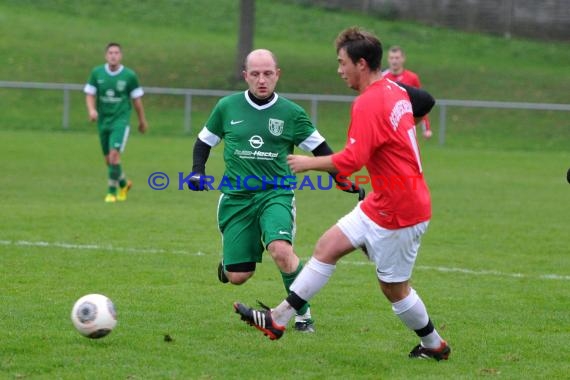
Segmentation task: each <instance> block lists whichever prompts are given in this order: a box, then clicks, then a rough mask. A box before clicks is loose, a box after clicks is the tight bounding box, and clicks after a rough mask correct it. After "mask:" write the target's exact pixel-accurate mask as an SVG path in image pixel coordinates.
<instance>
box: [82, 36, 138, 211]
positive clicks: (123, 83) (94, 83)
mask: <svg viewBox="0 0 570 380" xmlns="http://www.w3.org/2000/svg"><path fill="white" fill-rule="evenodd" d="M121 59H122V53H121V46H120V45H119V44H117V43H114V42H112V43H109V44H108V45H107V48H106V51H105V60H106V61H107V63H106V64H105V65H101V66H98V67H95V68H94V69H93V70H92V71H91V76H90V77H89V81H88V82H87V84H86V85H85V88H84V92H85V94H86V99H85V102H86V104H87V112H88V113H89V119H90V120H91V121H97V129H98V131H99V140H100V142H101V148H102V150H103V155H104V156H105V162H106V163H107V167H108V171H109V190H108V193H107V196H106V197H105V202H108V203H112V202H116V201H124V200H126V199H127V192H128V191H129V189H130V188H131V186H132V182H131V181H130V180H128V179H127V178H126V176H125V173H124V172H123V170H122V167H121V153H122V152H123V151H124V149H125V145H126V143H127V138H128V136H129V121H130V118H131V100H132V102H133V104H134V106H135V110H136V112H137V116H138V118H139V131H140V132H141V133H145V132H146V130H147V128H148V125H147V122H146V119H145V115H144V108H143V104H142V96H143V90H142V88H141V87H140V86H139V80H138V78H137V75H136V74H135V72H134V71H132V70H131V69H129V68H127V67H125V66H123V65H121Z"/></svg>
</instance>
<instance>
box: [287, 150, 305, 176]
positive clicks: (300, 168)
mask: <svg viewBox="0 0 570 380" xmlns="http://www.w3.org/2000/svg"><path fill="white" fill-rule="evenodd" d="M310 161H311V157H308V156H299V155H297V154H290V155H288V156H287V164H288V165H289V167H290V168H291V170H292V171H293V173H302V172H306V171H307V170H309V165H308V164H309V162H310Z"/></svg>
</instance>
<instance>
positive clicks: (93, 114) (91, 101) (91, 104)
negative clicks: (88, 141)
mask: <svg viewBox="0 0 570 380" xmlns="http://www.w3.org/2000/svg"><path fill="white" fill-rule="evenodd" d="M85 104H87V113H88V114H89V121H97V119H98V118H99V114H98V113H97V108H96V107H95V95H90V94H88V95H86V96H85Z"/></svg>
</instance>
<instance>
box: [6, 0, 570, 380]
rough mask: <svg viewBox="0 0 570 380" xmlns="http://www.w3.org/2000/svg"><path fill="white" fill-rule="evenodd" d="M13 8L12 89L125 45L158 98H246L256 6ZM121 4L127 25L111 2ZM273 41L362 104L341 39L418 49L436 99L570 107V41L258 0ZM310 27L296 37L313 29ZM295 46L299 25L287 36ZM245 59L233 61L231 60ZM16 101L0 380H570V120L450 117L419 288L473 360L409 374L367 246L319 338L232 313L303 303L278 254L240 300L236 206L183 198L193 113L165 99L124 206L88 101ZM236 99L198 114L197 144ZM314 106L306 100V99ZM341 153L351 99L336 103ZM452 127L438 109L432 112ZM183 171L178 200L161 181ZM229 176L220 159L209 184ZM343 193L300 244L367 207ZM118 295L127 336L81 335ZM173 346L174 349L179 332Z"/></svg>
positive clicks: (308, 200) (333, 130) (309, 218)
mask: <svg viewBox="0 0 570 380" xmlns="http://www.w3.org/2000/svg"><path fill="white" fill-rule="evenodd" d="M117 4H118V2H116V1H113V2H111V1H109V0H105V1H99V2H74V1H68V0H45V1H41V2H37V1H31V0H4V1H2V2H0V35H1V36H2V37H1V38H0V51H2V52H3V55H2V56H3V57H5V64H4V65H1V66H0V80H18V81H40V82H65V83H83V82H84V81H85V80H86V77H87V74H88V72H89V70H90V68H91V67H92V66H94V65H96V64H99V63H101V62H102V48H103V46H104V45H105V44H106V43H107V42H108V41H109V40H119V41H120V42H122V43H123V44H124V46H125V64H127V65H130V66H133V67H134V68H135V69H136V70H137V72H138V73H139V74H140V77H141V81H142V83H143V85H144V86H164V87H193V88H215V89H218V88H221V89H241V88H243V86H242V85H241V84H236V83H232V82H230V81H229V80H228V76H229V73H230V72H231V67H232V63H233V60H234V56H233V51H234V49H235V44H236V41H235V34H234V31H235V30H236V28H237V25H236V22H237V13H236V12H237V2H236V1H233V0H220V1H216V6H215V7H213V6H212V4H213V3H212V2H211V1H206V0H192V1H187V2H182V1H168V0H157V1H153V2H150V1H134V0H123V1H121V2H120V4H119V5H120V6H117ZM110 6H115V8H114V11H113V12H107V11H101V8H102V7H110ZM257 14H258V16H259V17H258V21H257V24H256V33H257V37H256V42H255V45H256V47H269V48H271V49H273V50H274V51H275V52H276V53H277V54H278V56H279V58H280V64H281V66H282V69H283V75H282V79H281V82H280V84H279V90H280V91H284V92H285V91H286V92H311V93H332V94H350V93H351V92H350V91H349V90H347V89H345V88H344V85H343V83H342V81H340V80H339V79H338V78H337V77H336V74H335V70H336V67H335V55H334V49H333V48H332V40H333V39H334V37H335V36H336V34H337V33H338V31H339V30H340V29H342V28H344V27H346V26H349V25H354V24H358V25H363V26H365V27H367V28H368V29H371V30H373V31H375V32H376V33H378V34H379V35H380V36H381V37H382V39H383V41H384V43H385V45H390V44H395V43H397V44H401V45H403V46H405V47H406V49H407V50H408V57H409V63H410V67H411V68H412V69H414V70H416V71H418V72H419V73H420V74H421V76H422V79H423V82H424V85H425V86H426V87H427V88H428V89H429V90H430V92H432V93H433V94H434V95H435V96H436V97H437V98H440V99H441V98H458V99H484V100H503V101H507V100H513V101H531V102H556V103H565V102H568V88H570V75H568V73H569V70H568V69H569V66H568V62H570V49H568V44H567V43H544V42H537V41H525V40H505V39H501V38H496V37H489V36H480V35H474V34H467V33H460V32H456V31H449V30H445V29H439V28H429V27H425V26H420V25H416V24H412V23H404V22H391V21H387V20H377V19H373V18H370V17H366V16H362V15H358V14H353V13H347V12H331V11H323V10H320V9H317V8H311V7H301V6H295V5H292V4H291V3H290V2H288V1H277V0H264V1H258V2H257ZM292 26H293V27H292ZM284 31H286V32H284ZM228 52H231V54H228ZM61 98H62V96H61V93H58V92H44V91H34V90H26V91H20V90H8V89H0V115H1V116H0V168H1V169H2V173H1V174H2V175H1V176H0V196H1V197H2V200H1V201H0V279H1V282H2V286H1V290H0V301H1V305H2V311H1V312H0V379H93V378H101V379H234V378H235V379H241V378H259V379H328V378H339V379H344V378H346V379H352V378H355V379H420V378H421V379H432V378H433V379H436V378H437V379H440V378H445V379H448V378H449V379H471V378H476V377H491V378H505V379H521V378H544V379H558V378H567V377H568V373H570V363H569V362H568V360H567V358H568V357H570V348H569V346H568V341H569V339H570V327H569V326H570V316H569V312H570V298H569V297H568V288H569V286H570V262H569V261H568V252H569V250H568V245H569V243H570V240H569V237H568V236H569V234H568V225H569V222H568V221H569V219H568V215H570V193H569V191H568V189H569V187H568V186H569V185H568V184H567V183H566V181H565V173H566V170H567V169H568V167H569V166H570V153H569V151H568V144H570V123H569V122H568V114H567V113H564V112H530V111H497V110H484V111H482V110H470V109H459V108H458V109H449V110H448V128H449V132H448V139H447V144H446V146H445V147H443V148H442V147H438V146H437V145H436V144H437V142H436V140H435V139H436V138H437V135H436V138H435V139H432V140H431V141H423V140H422V141H421V145H422V155H423V164H424V168H425V172H426V177H427V180H428V183H429V185H430V189H431V193H432V200H433V219H432V222H431V224H430V228H429V231H428V233H427V234H426V236H425V238H424V239H423V244H422V248H421V251H420V256H419V259H418V262H417V265H416V269H415V272H414V279H413V284H414V287H415V288H416V289H417V290H418V292H419V293H420V294H421V296H422V298H423V299H424V301H425V302H426V304H427V306H428V309H429V311H430V314H431V316H432V319H433V320H434V322H435V324H436V325H437V327H438V328H439V330H440V331H441V333H442V334H443V336H444V337H445V338H446V339H447V340H448V341H449V343H450V344H451V345H452V347H453V350H454V351H453V354H452V356H451V358H450V360H449V361H448V362H443V363H435V362H425V361H410V360H409V359H408V358H407V353H408V352H409V350H410V349H411V348H412V347H413V346H414V345H415V344H416V343H417V339H416V337H415V336H414V335H413V334H411V333H410V332H408V331H407V330H406V329H405V328H404V327H403V326H402V325H401V322H400V321H399V320H398V319H397V318H396V317H395V316H394V315H393V313H392V311H391V309H390V305H389V303H388V302H387V301H386V300H385V299H384V298H383V296H381V294H380V292H379V290H378V286H377V284H376V280H375V272H374V267H373V266H372V265H371V264H369V263H368V262H367V261H366V259H365V257H364V256H363V255H362V254H361V253H354V254H353V255H351V256H349V257H347V258H345V260H343V261H342V262H341V263H340V264H339V265H338V268H337V272H336V273H335V275H334V276H333V278H332V280H331V281H330V283H329V284H328V285H327V287H325V289H324V290H323V291H322V292H321V293H320V294H319V295H318V296H317V297H316V298H315V299H314V302H313V313H314V315H315V317H316V319H317V333H316V334H314V335H300V334H296V333H294V332H290V333H289V332H288V333H287V334H286V335H285V337H284V338H283V339H281V340H279V341H277V342H270V341H269V340H267V339H266V338H264V337H262V335H261V334H260V333H259V332H258V331H256V330H254V329H252V328H250V327H248V326H246V325H245V324H244V323H243V322H241V321H239V318H238V317H237V315H236V314H234V313H233V310H232V302H234V301H236V300H240V301H242V302H245V303H248V304H254V303H255V301H256V300H258V299H259V300H261V301H263V302H265V303H267V304H270V305H274V304H276V303H277V302H279V301H280V300H281V299H282V298H283V297H284V296H285V294H284V290H283V288H282V285H281V279H280V276H279V273H278V270H277V269H276V267H275V265H274V264H273V263H272V262H271V259H269V258H268V257H267V258H266V261H265V262H264V264H262V265H260V266H258V271H257V273H256V275H255V276H254V278H253V279H252V280H251V281H250V282H248V283H247V284H245V285H243V286H240V287H235V286H230V285H222V284H220V283H219V282H218V281H217V278H216V267H217V264H218V262H219V260H220V252H221V241H220V236H219V233H218V230H217V226H216V221H215V219H216V218H215V214H216V205H217V199H218V196H219V193H217V192H215V191H210V192H203V193H191V192H189V191H179V190H177V187H178V183H177V182H178V173H179V172H184V173H186V174H187V173H189V171H190V168H191V151H192V146H193V142H194V135H193V134H192V135H185V134H184V133H183V132H182V116H183V109H182V106H183V100H182V99H181V98H176V97H168V96H162V97H160V96H145V100H144V102H145V106H146V108H147V114H148V119H149V123H150V127H151V130H150V133H149V134H148V135H146V136H140V135H138V134H136V133H133V135H132V137H131V139H130V140H129V145H128V148H127V152H126V155H125V158H124V162H125V169H126V172H127V174H128V175H129V176H130V177H131V178H132V179H133V180H134V183H135V185H134V188H133V190H132V192H131V194H130V196H129V200H128V201H127V202H126V203H121V204H114V205H108V204H105V203H103V197H104V195H105V191H106V168H105V167H104V165H103V160H102V157H101V154H100V151H99V144H98V138H97V135H96V132H95V127H94V126H93V125H92V124H89V123H88V122H87V121H86V120H85V119H86V116H85V109H84V105H83V96H82V95H81V94H80V93H73V94H72V99H71V101H72V109H71V128H70V131H67V132H63V131H61V129H60V128H61V127H60V125H61V122H60V120H61V112H62V109H61V106H62V102H61ZM215 101H216V99H195V100H194V109H193V110H194V112H193V115H192V116H193V121H194V124H193V126H194V132H196V131H197V130H198V128H199V127H200V126H201V124H203V122H204V121H205V119H206V117H207V115H208V113H209V111H210V109H211V107H212V105H213V104H214V102H215ZM302 105H303V106H305V107H306V106H308V105H307V104H302ZM319 112H320V113H319V129H320V130H321V132H322V133H323V134H324V135H325V136H326V137H327V140H328V141H329V143H330V144H331V146H332V147H333V148H334V149H340V148H341V147H342V143H343V140H344V135H345V130H346V125H347V122H348V114H349V105H348V104H341V105H339V104H324V105H322V106H320V108H319ZM431 119H432V124H433V126H434V128H435V129H436V133H437V124H438V114H437V109H436V110H435V112H434V114H433V115H432V117H431ZM156 171H162V172H165V173H167V174H168V175H169V176H170V179H171V184H170V187H169V188H168V189H167V190H163V191H154V190H151V189H150V187H149V186H148V184H147V180H148V177H149V175H150V174H151V173H153V172H156ZM222 172H223V163H222V152H221V149H220V148H217V149H216V150H213V151H212V155H211V157H210V160H209V162H208V174H211V175H215V176H219V175H221V174H222ZM355 201H356V200H355V199H354V196H350V195H348V194H346V193H343V192H340V191H334V190H333V191H326V192H322V191H307V190H304V191H298V192H297V206H298V235H297V239H296V244H295V246H296V250H297V252H298V253H299V255H300V256H301V257H303V258H308V257H309V256H310V254H311V251H312V248H313V245H314V243H315V241H316V240H317V238H318V237H319V236H320V234H321V233H322V232H323V231H324V230H325V229H326V228H328V227H329V226H330V225H332V224H333V223H335V221H336V220H337V219H338V218H339V217H340V216H342V215H344V214H345V213H346V212H348V211H349V210H351V209H352V207H353V206H354V204H355ZM92 292H98V293H103V294H106V295H107V296H109V297H111V298H112V299H113V301H114V302H115V305H116V307H117V310H118V320H119V324H118V326H117V328H116V330H115V331H114V332H113V333H112V334H111V335H110V336H108V337H106V338H104V339H102V340H96V341H95V340H89V339H86V338H83V337H81V336H80V335H79V334H78V333H77V332H76V331H75V330H74V328H73V326H72V324H71V321H70V318H69V314H70V312H71V307H72V306H73V303H74V302H75V300H76V299H78V298H79V297H80V296H82V295H84V294H87V293H92ZM165 334H169V335H170V336H172V337H173V339H174V341H173V342H165V341H164V335H165Z"/></svg>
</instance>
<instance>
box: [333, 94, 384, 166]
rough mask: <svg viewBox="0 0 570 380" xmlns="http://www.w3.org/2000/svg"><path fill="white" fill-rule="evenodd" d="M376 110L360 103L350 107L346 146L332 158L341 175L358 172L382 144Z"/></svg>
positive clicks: (382, 138)
mask: <svg viewBox="0 0 570 380" xmlns="http://www.w3.org/2000/svg"><path fill="white" fill-rule="evenodd" d="M363 103H364V104H363ZM380 103H381V102H380ZM377 108H378V107H377V106H376V107H374V105H373V104H371V105H367V104H365V102H362V101H361V102H355V104H354V106H353V107H352V112H351V122H350V127H349V128H348V139H347V141H346V145H345V146H344V149H343V150H341V151H340V152H338V153H336V154H333V156H332V161H333V164H334V166H335V167H336V168H337V170H338V171H339V172H340V173H341V174H343V175H350V174H352V173H354V172H356V171H358V170H360V169H361V168H362V167H363V166H364V165H365V164H366V163H367V162H368V161H369V160H370V156H372V154H373V153H374V150H376V149H378V147H380V146H381V145H382V144H383V143H384V141H385V136H382V131H381V130H379V129H378V119H379V112H378V109H377Z"/></svg>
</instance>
